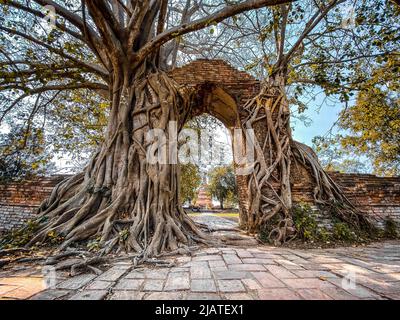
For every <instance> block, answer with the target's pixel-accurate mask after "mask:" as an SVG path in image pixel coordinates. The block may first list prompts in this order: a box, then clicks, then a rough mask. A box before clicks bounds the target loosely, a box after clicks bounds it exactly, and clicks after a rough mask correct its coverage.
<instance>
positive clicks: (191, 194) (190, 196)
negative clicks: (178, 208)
mask: <svg viewBox="0 0 400 320" xmlns="http://www.w3.org/2000/svg"><path fill="white" fill-rule="evenodd" d="M180 170H181V176H180V197H181V201H182V203H186V202H189V203H190V204H193V202H194V201H195V200H196V197H197V192H198V190H199V187H200V185H201V176H200V170H199V167H198V166H196V165H195V164H193V163H188V164H181V165H180Z"/></svg>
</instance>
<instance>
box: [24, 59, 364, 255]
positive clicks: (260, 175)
mask: <svg viewBox="0 0 400 320" xmlns="http://www.w3.org/2000/svg"><path fill="white" fill-rule="evenodd" d="M123 79H124V78H123V77H122V78H121V80H120V81H116V82H115V83H114V85H113V89H114V91H113V92H112V94H111V96H112V106H113V107H112V109H111V114H110V120H109V123H108V127H107V134H106V139H105V142H104V143H103V145H102V146H101V148H100V150H99V151H98V153H97V154H96V155H95V156H94V157H93V159H92V161H91V162H90V163H89V165H88V166H87V167H86V168H85V170H84V172H82V173H80V174H78V175H76V176H74V177H72V178H70V179H68V180H66V181H63V182H62V183H61V184H59V185H58V186H57V187H56V188H55V189H54V191H53V193H52V195H51V197H50V198H49V199H48V200H47V201H45V202H44V203H43V204H42V206H41V208H40V215H39V218H38V221H39V222H40V226H39V229H38V230H37V232H36V233H35V236H34V237H33V239H31V241H30V244H31V245H33V244H36V243H37V242H39V243H42V242H46V241H47V240H49V238H52V239H54V238H56V239H58V240H60V241H61V242H62V246H61V248H65V247H67V246H69V245H72V244H74V243H77V242H79V241H87V240H91V241H92V242H96V244H97V247H98V248H100V253H101V254H107V253H109V252H111V251H113V250H117V251H121V250H125V251H126V252H135V253H136V254H137V256H138V257H140V258H141V259H147V258H148V257H154V256H160V255H162V254H163V253H164V252H169V253H182V252H188V250H190V247H191V246H194V245H196V244H198V243H205V244H207V243H210V242H212V241H213V240H214V239H210V238H209V237H208V236H207V235H206V234H205V233H204V232H203V231H201V230H200V227H199V226H197V225H196V224H195V223H194V222H193V221H192V220H191V219H190V218H189V217H188V216H187V214H186V213H185V212H184V210H183V209H182V206H181V203H180V200H179V179H178V171H179V170H178V165H177V163H175V162H174V159H176V158H177V150H176V140H174V133H176V132H174V130H171V127H170V124H171V122H172V123H175V124H176V130H175V131H177V133H179V131H180V130H181V129H182V127H183V125H184V123H185V122H186V121H187V120H188V119H190V118H191V117H194V116H196V115H199V114H201V113H204V112H207V113H210V114H211V115H213V116H215V117H217V118H218V119H219V120H221V121H222V122H223V123H224V124H225V125H226V126H227V127H229V128H231V129H234V128H240V129H254V131H255V137H256V139H255V141H254V145H255V155H256V158H255V161H254V163H253V164H252V165H253V169H254V170H252V171H251V174H249V175H246V176H244V175H242V176H238V177H237V181H238V185H239V199H240V212H241V214H240V220H241V221H240V222H241V226H242V228H245V229H246V230H247V231H249V232H250V233H257V232H259V231H260V230H261V229H262V228H265V226H268V228H270V230H269V237H270V238H271V239H272V240H274V241H275V242H276V243H277V244H278V243H282V242H284V241H287V240H288V239H289V240H290V239H291V238H293V237H294V236H295V234H296V230H295V228H294V225H293V220H292V217H291V207H292V195H291V187H290V185H291V181H290V172H291V168H292V165H293V164H294V163H297V164H299V165H303V166H304V167H306V168H307V169H308V172H310V173H311V175H312V176H313V178H314V181H315V201H316V203H320V204H331V203H335V202H336V201H339V202H340V204H341V207H340V210H338V211H336V213H335V214H337V215H338V216H339V217H340V218H341V219H343V220H345V221H348V222H351V223H354V224H355V225H357V226H358V225H359V224H360V222H361V223H365V224H367V222H365V221H364V219H363V216H362V215H360V214H359V213H358V212H357V211H356V210H354V208H353V207H352V206H351V204H350V203H349V202H348V201H347V199H346V198H345V197H344V196H343V194H342V193H341V191H340V189H339V188H338V187H337V186H336V185H335V184H334V182H333V181H332V180H331V179H329V176H328V175H327V174H326V173H325V172H324V171H323V170H322V168H321V167H320V165H319V164H318V161H317V159H316V158H315V156H314V155H313V153H312V150H310V149H309V148H307V147H306V146H303V145H301V144H298V143H296V142H294V141H293V139H292V137H291V132H290V127H289V113H288V105H287V102H286V100H285V94H284V89H282V83H280V82H279V78H277V79H274V81H273V82H271V83H270V85H269V86H266V87H263V89H262V90H261V88H260V87H261V86H260V83H259V82H258V81H257V80H255V79H254V78H252V77H251V76H250V75H248V74H246V73H244V72H239V71H237V70H235V69H234V68H232V67H230V66H229V65H228V64H226V63H225V62H223V61H220V60H217V61H205V60H200V61H196V62H193V63H192V64H189V65H188V66H185V67H183V68H179V69H176V70H173V71H172V72H170V73H169V74H166V73H164V72H161V71H158V70H154V71H153V72H152V73H148V72H146V75H145V76H143V77H137V78H136V80H135V81H134V82H133V83H132V84H129V83H125V82H124V81H123ZM157 132H162V134H161V135H158V134H155V133H157ZM176 136H177V135H176ZM155 146H156V148H155ZM236 151H237V150H234V152H236ZM239 152H240V151H239ZM150 158H152V159H161V160H162V159H163V160H162V161H161V162H152V161H149V159H150ZM171 161H172V162H173V163H171ZM273 184H275V185H278V187H277V188H275V187H274V185H273Z"/></svg>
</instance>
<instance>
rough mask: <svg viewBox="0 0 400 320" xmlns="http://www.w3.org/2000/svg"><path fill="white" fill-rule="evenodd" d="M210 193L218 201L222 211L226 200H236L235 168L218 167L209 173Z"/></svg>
mask: <svg viewBox="0 0 400 320" xmlns="http://www.w3.org/2000/svg"><path fill="white" fill-rule="evenodd" d="M208 192H209V194H210V195H211V196H212V197H215V198H216V199H218V201H219V202H220V206H221V209H223V208H224V201H225V200H227V199H229V198H230V199H236V197H235V195H236V193H237V185H236V178H235V173H234V170H233V166H220V167H216V168H214V169H213V170H212V171H211V172H210V173H209V183H208ZM231 201H232V200H231Z"/></svg>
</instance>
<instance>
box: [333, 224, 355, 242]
mask: <svg viewBox="0 0 400 320" xmlns="http://www.w3.org/2000/svg"><path fill="white" fill-rule="evenodd" d="M333 237H334V238H335V239H336V240H341V241H356V240H357V235H356V234H355V233H354V232H353V231H352V230H351V228H350V227H349V225H348V224H347V223H344V222H337V223H335V224H334V225H333Z"/></svg>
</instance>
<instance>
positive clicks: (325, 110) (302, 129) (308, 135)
mask: <svg viewBox="0 0 400 320" xmlns="http://www.w3.org/2000/svg"><path fill="white" fill-rule="evenodd" d="M341 109H342V106H341V105H340V103H335V104H332V103H331V102H330V103H324V102H323V97H322V95H321V96H320V97H318V98H317V99H316V101H313V102H312V103H310V104H309V106H308V109H307V110H306V111H305V113H304V115H305V116H307V117H308V118H310V119H311V123H310V125H309V126H307V125H306V124H304V122H303V121H300V120H297V119H293V120H292V127H293V128H294V131H293V137H294V139H295V140H297V141H299V142H302V143H305V144H307V145H309V146H311V145H312V139H313V138H314V137H315V136H323V135H325V134H326V133H327V132H328V131H329V130H330V129H331V127H332V125H333V124H334V123H335V122H336V121H337V119H338V115H339V112H340V110H341Z"/></svg>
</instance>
